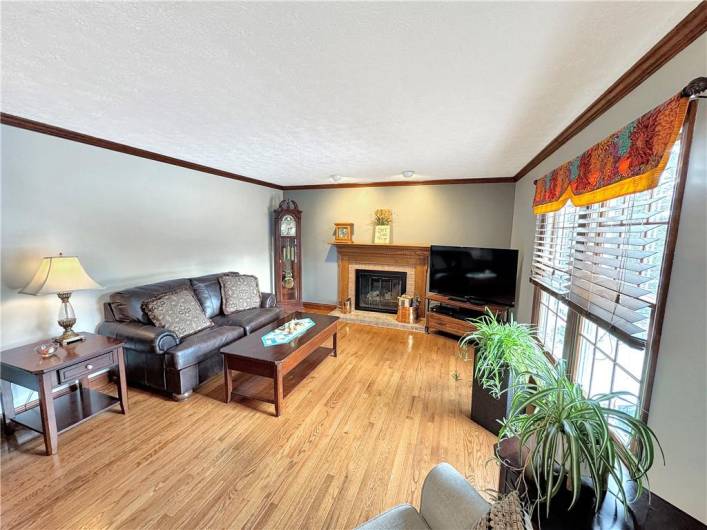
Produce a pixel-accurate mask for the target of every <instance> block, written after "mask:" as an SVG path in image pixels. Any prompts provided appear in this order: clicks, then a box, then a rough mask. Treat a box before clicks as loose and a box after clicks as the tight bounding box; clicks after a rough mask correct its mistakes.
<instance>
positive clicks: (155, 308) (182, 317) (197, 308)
mask: <svg viewBox="0 0 707 530" xmlns="http://www.w3.org/2000/svg"><path fill="white" fill-rule="evenodd" d="M142 308H143V310H144V311H145V313H147V316H149V317H150V320H152V322H153V323H154V324H155V326H157V327H158V328H165V329H169V330H171V331H173V332H174V333H175V335H177V337H179V338H180V339H181V338H183V337H186V336H187V335H192V334H194V333H196V332H197V331H201V330H202V329H206V328H208V327H211V326H213V325H214V323H213V322H211V321H210V320H209V319H208V318H206V315H205V314H204V310H203V309H202V308H201V305H200V304H199V302H198V301H197V299H196V296H194V292H193V291H192V290H191V287H184V288H182V289H178V290H176V291H171V292H168V293H163V294H161V295H159V296H156V297H154V298H151V299H149V300H145V301H144V302H143V303H142Z"/></svg>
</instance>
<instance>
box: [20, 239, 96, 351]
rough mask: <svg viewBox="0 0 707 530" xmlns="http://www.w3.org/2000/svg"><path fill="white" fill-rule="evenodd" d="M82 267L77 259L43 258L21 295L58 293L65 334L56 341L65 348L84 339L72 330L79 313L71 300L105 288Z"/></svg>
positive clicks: (69, 257)
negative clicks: (75, 293) (74, 294)
mask: <svg viewBox="0 0 707 530" xmlns="http://www.w3.org/2000/svg"><path fill="white" fill-rule="evenodd" d="M102 288H103V287H101V286H100V285H99V284H97V283H96V282H95V281H94V280H93V278H91V277H90V276H89V275H88V273H87V272H86V271H85V270H84V268H83V267H82V266H81V262H79V259H78V258H77V257H76V256H64V255H63V254H61V253H59V255H58V256H51V257H48V258H43V259H42V262H41V263H40V264H39V269H38V270H37V272H36V273H35V275H34V277H33V278H32V280H31V281H30V282H29V283H28V284H27V285H26V286H25V287H24V289H22V290H21V291H20V292H21V293H24V294H32V295H40V294H56V295H57V296H58V297H59V299H60V300H61V307H60V308H59V318H58V323H59V325H60V326H61V327H62V328H64V333H63V334H62V335H61V336H59V337H56V338H55V339H54V340H55V341H57V342H58V343H60V344H61V345H62V346H65V345H67V344H69V343H72V342H76V341H78V340H83V337H82V336H81V335H79V334H78V333H76V332H75V331H74V330H73V329H71V328H72V327H73V326H74V324H76V314H75V313H74V308H73V307H71V303H70V302H69V298H71V293H72V292H73V291H82V290H87V289H102Z"/></svg>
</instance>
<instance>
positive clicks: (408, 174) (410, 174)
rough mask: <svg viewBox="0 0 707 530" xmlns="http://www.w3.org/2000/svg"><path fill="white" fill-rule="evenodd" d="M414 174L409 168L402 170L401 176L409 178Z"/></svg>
mask: <svg viewBox="0 0 707 530" xmlns="http://www.w3.org/2000/svg"><path fill="white" fill-rule="evenodd" d="M414 174H415V172H414V171H410V170H409V169H408V170H407V171H403V177H405V178H406V179H409V178H411V177H412V176H413V175H414Z"/></svg>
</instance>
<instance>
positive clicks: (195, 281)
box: [191, 272, 238, 318]
mask: <svg viewBox="0 0 707 530" xmlns="http://www.w3.org/2000/svg"><path fill="white" fill-rule="evenodd" d="M224 274H230V275H233V276H238V273H237V272H227V273H223V272H219V273H218V274H209V275H207V276H199V277H198V278H192V279H191V287H192V289H194V294H195V295H196V299H197V300H199V303H200V304H201V307H203V308H204V313H205V314H206V316H207V318H213V317H215V316H216V315H219V314H221V283H220V282H219V281H218V279H219V278H220V277H221V276H223V275H224Z"/></svg>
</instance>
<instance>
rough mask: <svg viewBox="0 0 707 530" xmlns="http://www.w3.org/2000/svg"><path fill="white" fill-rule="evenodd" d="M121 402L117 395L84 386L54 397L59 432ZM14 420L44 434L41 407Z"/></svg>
mask: <svg viewBox="0 0 707 530" xmlns="http://www.w3.org/2000/svg"><path fill="white" fill-rule="evenodd" d="M119 404H120V400H119V399H118V398H116V397H113V396H109V395H108V394H104V393H102V392H98V391H96V390H92V389H90V388H83V387H79V388H78V389H77V390H74V391H72V392H69V393H68V394H64V395H63V396H59V397H57V398H55V399H54V414H55V417H56V429H57V433H62V432H64V431H67V430H69V429H71V428H72V427H75V426H76V425H78V424H79V423H83V422H84V421H86V420H87V419H89V418H91V417H92V416H95V415H96V414H98V413H100V412H103V411H105V410H108V409H109V408H111V407H113V406H114V405H119ZM13 421H14V422H15V423H19V424H20V425H23V426H24V427H27V428H28V429H32V430H33V431H35V432H38V433H41V434H44V430H43V428H42V415H41V412H40V410H39V407H34V408H31V409H29V410H27V411H25V412H22V413H21V414H18V415H17V416H15V417H14V418H13Z"/></svg>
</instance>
